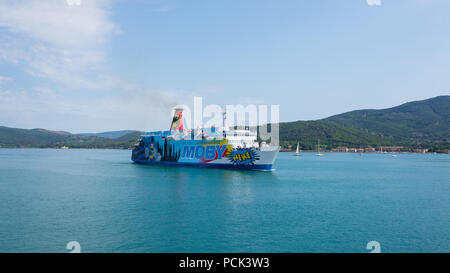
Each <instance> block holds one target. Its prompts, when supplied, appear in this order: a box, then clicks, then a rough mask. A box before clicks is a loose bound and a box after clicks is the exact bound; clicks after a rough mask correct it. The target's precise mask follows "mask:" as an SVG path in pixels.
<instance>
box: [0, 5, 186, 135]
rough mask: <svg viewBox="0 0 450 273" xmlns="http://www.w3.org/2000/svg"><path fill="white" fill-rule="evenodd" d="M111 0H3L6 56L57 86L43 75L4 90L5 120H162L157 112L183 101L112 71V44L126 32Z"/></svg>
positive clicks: (101, 126)
mask: <svg viewBox="0 0 450 273" xmlns="http://www.w3.org/2000/svg"><path fill="white" fill-rule="evenodd" d="M111 2H112V0H89V1H88V0H84V1H81V2H80V5H68V4H67V2H66V1H65V0H42V1H35V0H2V1H1V2H0V62H2V61H3V62H8V63H11V64H14V65H16V66H17V67H18V68H19V69H21V70H22V71H23V72H25V73H27V74H28V75H29V76H31V77H33V78H37V79H45V80H47V81H50V86H52V88H48V87H45V82H46V81H42V82H40V86H39V87H35V88H31V89H27V90H26V91H20V90H3V91H2V90H0V116H1V117H2V119H1V120H0V122H1V123H3V124H5V123H6V124H9V125H11V126H15V127H20V126H22V127H26V128H31V127H46V128H50V127H51V128H50V129H58V130H59V129H63V130H69V131H73V130H75V131H85V130H91V131H97V130H96V129H95V128H98V131H100V130H109V129H121V128H134V129H143V130H144V129H147V128H153V127H161V126H164V124H162V123H158V121H157V117H162V115H161V114H162V113H165V112H164V111H170V107H171V106H173V105H175V104H178V102H177V101H178V98H177V96H175V95H174V92H169V91H161V90H154V89H151V88H145V87H142V86H139V85H137V84H135V83H131V82H129V81H127V80H125V79H123V78H122V77H121V76H118V75H114V74H111V73H109V72H108V69H107V67H108V60H107V57H108V56H107V48H108V46H109V42H110V41H111V38H112V37H113V36H114V35H116V34H118V33H120V30H119V28H118V26H116V25H115V24H114V23H113V22H112V21H111V18H110V9H111V4H112V3H111ZM71 3H72V2H71ZM5 80H6V78H4V79H3V81H5ZM0 81H2V78H0ZM54 83H56V84H54ZM42 86H44V87H42ZM93 94H95V95H93ZM10 113H14V115H12V114H10ZM169 114H170V113H167V115H168V116H169ZM169 118H170V116H169ZM149 120H153V121H154V122H155V123H152V124H150V123H149ZM33 124H34V125H33ZM139 125H141V126H142V127H141V128H140V127H139ZM55 127H56V128H55ZM83 128H84V129H83Z"/></svg>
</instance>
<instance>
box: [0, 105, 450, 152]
mask: <svg viewBox="0 0 450 273" xmlns="http://www.w3.org/2000/svg"><path fill="white" fill-rule="evenodd" d="M279 125H280V126H279V128H280V145H281V146H282V147H283V148H284V149H292V147H293V145H294V144H296V143H297V142H300V145H301V149H303V150H312V149H315V146H316V144H317V140H320V142H321V144H323V145H324V148H326V149H332V148H336V147H339V146H348V147H354V148H361V147H369V146H371V147H377V146H383V145H384V146H386V145H401V146H405V147H408V148H410V149H414V148H430V149H431V150H434V151H440V150H443V149H449V148H450V96H438V97H434V98H430V99H426V100H421V101H412V102H407V103H404V104H401V105H399V106H395V107H391V108H386V109H363V110H354V111H349V112H345V113H342V114H338V115H334V116H330V117H327V118H324V119H320V120H312V121H301V120H299V121H292V122H280V124H279ZM142 133H143V132H140V131H133V130H120V131H111V132H102V133H93V134H71V133H69V132H65V131H51V130H46V129H41V128H36V129H20V128H9V127H5V126H0V147H39V148H55V147H62V146H67V147H70V148H122V149H126V148H130V147H132V145H133V144H134V143H135V142H136V141H137V139H138V138H139V136H140V135H141V134H142Z"/></svg>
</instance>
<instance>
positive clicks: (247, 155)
mask: <svg viewBox="0 0 450 273" xmlns="http://www.w3.org/2000/svg"><path fill="white" fill-rule="evenodd" d="M227 157H228V160H229V161H230V162H231V163H232V164H233V165H239V166H241V165H255V161H256V160H259V155H258V152H257V151H256V149H255V148H235V149H233V150H232V151H230V152H228V154H227Z"/></svg>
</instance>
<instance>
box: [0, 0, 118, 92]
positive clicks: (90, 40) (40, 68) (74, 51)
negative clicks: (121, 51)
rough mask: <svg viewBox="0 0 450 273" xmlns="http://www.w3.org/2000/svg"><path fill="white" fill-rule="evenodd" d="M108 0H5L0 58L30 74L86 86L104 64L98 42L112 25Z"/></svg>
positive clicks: (108, 36)
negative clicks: (78, 0)
mask: <svg viewBox="0 0 450 273" xmlns="http://www.w3.org/2000/svg"><path fill="white" fill-rule="evenodd" d="M109 5H110V1H106V0H100V1H83V2H82V5H76V6H70V5H68V4H67V3H66V2H65V1H58V0H47V1H33V0H31V1H28V0H6V1H2V2H1V3H0V14H1V15H0V28H1V29H3V35H2V36H1V37H0V60H3V61H6V62H10V63H13V64H16V65H18V66H20V67H21V68H22V69H23V70H24V71H26V72H27V73H28V74H30V75H32V76H37V77H42V78H47V79H51V80H53V81H57V82H61V83H65V84H67V85H72V84H76V85H78V86H80V85H87V86H89V84H90V82H95V77H93V76H92V75H95V74H96V73H99V72H100V71H101V70H102V68H103V65H104V61H105V53H104V45H105V44H106V43H107V42H108V41H109V40H110V39H111V37H112V35H114V34H115V33H119V30H118V27H117V26H115V25H114V24H113V23H112V22H111V21H110V20H109V11H108V10H109Z"/></svg>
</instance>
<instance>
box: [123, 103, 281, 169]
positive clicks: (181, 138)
mask: <svg viewBox="0 0 450 273" xmlns="http://www.w3.org/2000/svg"><path fill="white" fill-rule="evenodd" d="M184 124H185V122H184V118H183V108H182V107H176V108H175V113H174V117H173V120H172V124H171V127H170V130H169V131H156V132H149V133H146V134H145V135H143V136H141V138H140V140H139V143H138V144H136V145H135V146H134V147H133V150H132V155H131V159H132V160H133V161H134V162H136V163H141V164H150V165H173V166H192V167H204V168H227V169H243V170H272V165H273V163H274V161H275V159H276V157H277V155H278V152H279V151H280V147H278V146H277V147H272V146H269V145H267V144H266V143H265V142H261V144H259V143H258V142H257V141H256V140H257V135H256V133H255V132H252V131H250V130H230V129H229V128H226V127H225V126H224V127H220V128H216V127H214V126H212V127H211V128H201V129H192V130H188V129H186V128H185V126H184ZM224 124H225V113H224Z"/></svg>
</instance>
